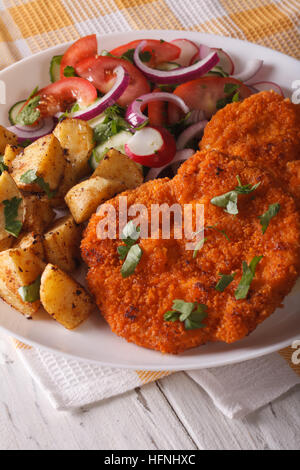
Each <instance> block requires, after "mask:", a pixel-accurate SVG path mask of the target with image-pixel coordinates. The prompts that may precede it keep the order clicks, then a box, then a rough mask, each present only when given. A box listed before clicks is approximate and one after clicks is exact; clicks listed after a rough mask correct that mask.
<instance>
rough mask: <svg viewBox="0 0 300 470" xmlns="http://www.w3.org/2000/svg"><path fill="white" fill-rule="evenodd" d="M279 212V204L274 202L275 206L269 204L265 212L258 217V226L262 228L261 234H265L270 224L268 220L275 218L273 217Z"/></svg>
mask: <svg viewBox="0 0 300 470" xmlns="http://www.w3.org/2000/svg"><path fill="white" fill-rule="evenodd" d="M279 211H280V204H278V202H276V203H275V204H270V205H269V209H268V210H267V212H265V213H264V214H263V215H260V216H259V219H260V225H261V226H262V233H265V231H266V230H267V228H268V225H269V223H270V220H271V219H273V217H275V215H277V214H278V212H279Z"/></svg>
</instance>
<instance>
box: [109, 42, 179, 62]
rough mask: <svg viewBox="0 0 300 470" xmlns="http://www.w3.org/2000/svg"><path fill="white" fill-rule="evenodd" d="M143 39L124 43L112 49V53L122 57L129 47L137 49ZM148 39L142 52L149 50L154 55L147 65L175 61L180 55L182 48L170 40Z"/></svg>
mask: <svg viewBox="0 0 300 470" xmlns="http://www.w3.org/2000/svg"><path fill="white" fill-rule="evenodd" d="M141 41H142V39H138V40H137V41H132V42H129V43H128V44H124V45H123V46H120V47H116V48H115V49H113V50H112V51H110V53H111V54H112V55H115V56H118V57H121V56H122V55H123V54H125V52H127V51H128V50H129V49H135V48H136V47H137V46H138V45H139V43H140V42H141ZM146 41H147V46H146V47H144V49H143V51H142V52H145V51H148V52H150V54H151V55H152V58H151V60H150V61H149V62H147V65H149V66H150V67H155V66H156V65H158V64H161V63H163V62H173V61H175V60H176V59H177V58H178V57H179V56H180V53H181V50H180V48H179V47H178V46H176V45H175V44H171V43H170V42H166V41H163V40H161V41H159V40H157V39H146Z"/></svg>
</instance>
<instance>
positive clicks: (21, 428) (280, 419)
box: [0, 333, 300, 450]
mask: <svg viewBox="0 0 300 470" xmlns="http://www.w3.org/2000/svg"><path fill="white" fill-rule="evenodd" d="M3 338H4V336H3V334H1V333H0V339H3ZM4 359H5V360H4V361H3V362H4V364H1V363H0V374H1V375H0V377H1V378H0V450H11V449H26V450H29V449H45V450H46V449H47V450H48V449H49V450H54V449H55V450H56V449H70V450H73V449H74V450H75V449H81V450H88V449H105V450H116V449H123V450H136V449H146V450H155V449H159V450H172V449H174V450H176V449H178V450H196V449H244V450H246V449H300V413H299V401H300V386H299V387H296V388H294V389H293V390H291V391H290V392H289V393H287V394H286V395H285V396H283V397H281V398H279V399H278V400H276V401H275V402H273V403H271V404H269V405H268V406H266V407H264V408H263V409H261V410H259V411H257V412H255V413H253V414H252V415H250V416H248V417H247V418H245V419H243V420H230V419H227V418H225V417H224V415H223V414H222V413H220V412H219V411H218V410H217V409H216V408H215V406H214V405H213V403H212V402H211V400H210V398H209V397H208V396H207V395H206V393H205V392H204V391H203V390H202V389H201V388H200V387H199V386H198V385H197V384H195V382H194V381H193V380H192V379H190V378H189V377H188V376H187V375H186V374H185V373H184V372H180V373H178V374H174V375H172V376H170V377H166V378H164V379H162V380H160V381H158V382H157V383H154V384H149V385H146V386H144V387H143V388H142V389H136V390H134V391H131V392H129V393H126V394H124V395H122V396H119V397H115V398H113V399H109V400H105V401H103V402H101V403H99V404H97V405H94V406H91V407H86V408H82V409H80V410H78V411H76V412H72V413H71V412H57V411H55V410H54V409H53V408H52V407H51V405H50V404H49V402H48V400H47V398H46V397H45V396H44V394H43V392H42V391H41V390H40V388H39V387H38V386H37V385H36V383H35V382H34V381H33V380H32V379H31V377H30V376H29V375H28V373H27V372H26V370H25V369H24V367H23V366H22V364H21V362H20V360H19V359H18V357H17V354H16V351H15V350H14V348H13V346H12V345H11V344H10V343H9V342H8V347H7V354H6V355H5V358H4Z"/></svg>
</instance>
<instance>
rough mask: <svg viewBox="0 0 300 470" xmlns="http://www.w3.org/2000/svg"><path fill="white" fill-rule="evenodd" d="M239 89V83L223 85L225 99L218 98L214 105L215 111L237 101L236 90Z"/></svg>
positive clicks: (237, 94) (237, 91)
mask: <svg viewBox="0 0 300 470" xmlns="http://www.w3.org/2000/svg"><path fill="white" fill-rule="evenodd" d="M239 87H240V84H239V83H230V82H228V83H225V85H224V93H225V95H226V96H225V97H224V98H220V99H219V100H218V101H217V103H216V108H217V109H222V108H224V107H225V106H226V105H227V104H229V103H232V102H236V101H239V97H240V96H239V90H238V88H239Z"/></svg>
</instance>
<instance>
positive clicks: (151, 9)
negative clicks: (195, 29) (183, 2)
mask: <svg viewBox="0 0 300 470" xmlns="http://www.w3.org/2000/svg"><path fill="white" fill-rule="evenodd" d="M119 3H126V4H129V3H131V2H119ZM132 3H133V4H136V3H137V2H136V1H134V2H132ZM122 14H123V15H124V17H125V19H126V20H127V22H128V24H129V25H130V26H131V27H132V28H133V29H184V28H183V25H182V24H181V22H180V20H179V19H178V18H176V16H175V14H174V13H173V11H172V10H171V9H170V8H169V6H168V5H167V3H166V2H165V1H164V0H156V1H151V3H150V2H148V1H147V2H146V3H144V4H143V6H142V7H141V8H137V7H136V6H133V7H128V8H126V9H124V10H123V11H122Z"/></svg>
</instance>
